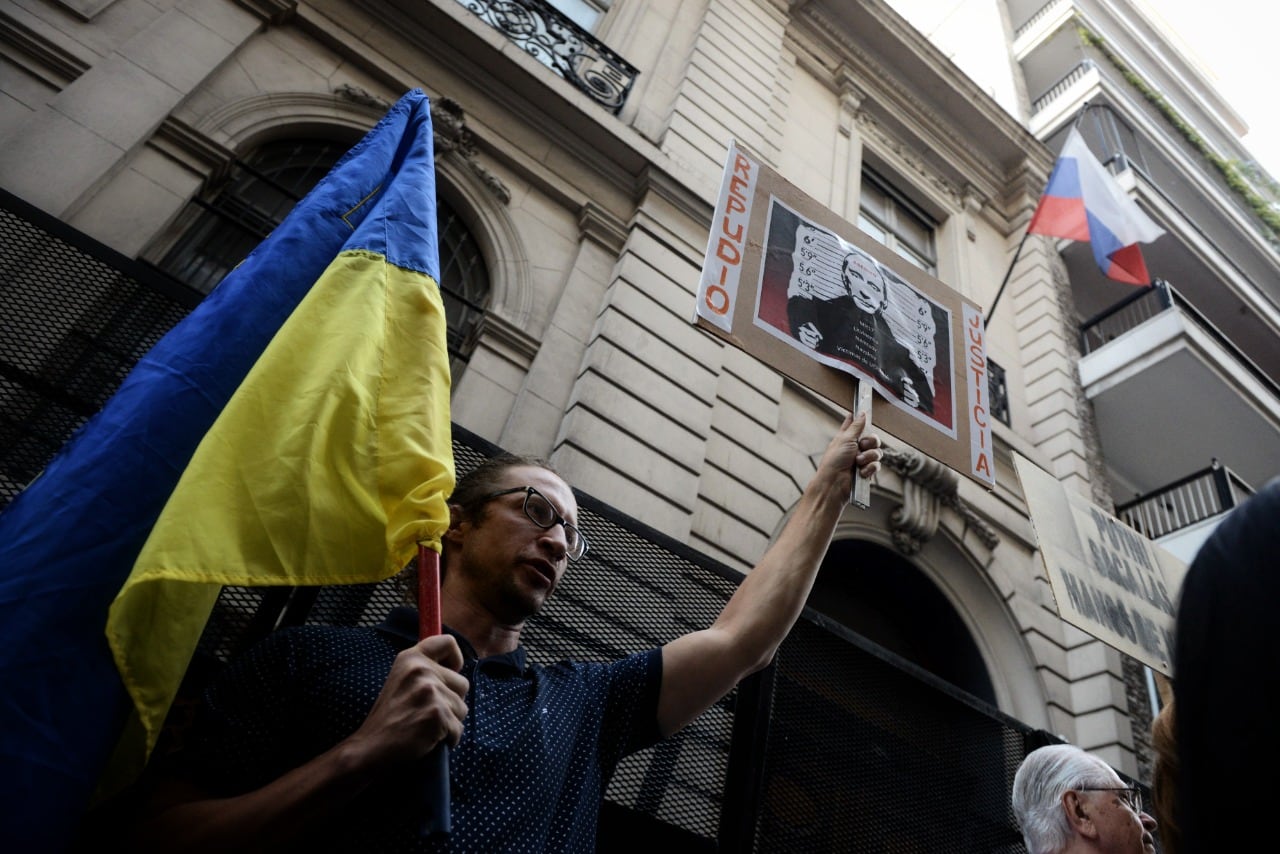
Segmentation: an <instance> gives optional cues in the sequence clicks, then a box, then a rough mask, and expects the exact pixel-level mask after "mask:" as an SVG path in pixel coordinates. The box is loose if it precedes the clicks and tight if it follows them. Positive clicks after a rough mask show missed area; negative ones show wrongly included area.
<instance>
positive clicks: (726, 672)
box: [658, 414, 881, 736]
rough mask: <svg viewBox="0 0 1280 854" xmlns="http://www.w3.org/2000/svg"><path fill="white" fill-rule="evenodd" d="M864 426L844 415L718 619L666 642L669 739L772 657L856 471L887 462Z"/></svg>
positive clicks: (661, 708)
mask: <svg viewBox="0 0 1280 854" xmlns="http://www.w3.org/2000/svg"><path fill="white" fill-rule="evenodd" d="M865 424H866V418H865V417H864V416H862V415H858V416H854V415H852V414H851V415H848V416H846V417H845V419H844V423H843V424H842V425H841V426H840V430H839V431H838V432H837V433H836V435H835V436H834V437H833V438H832V440H831V443H830V444H829V445H827V449H826V451H825V452H824V453H823V455H822V459H821V461H820V462H819V463H818V469H817V471H816V472H814V474H813V477H812V478H811V479H810V481H809V485H808V486H806V487H805V490H804V493H803V494H802V495H801V496H800V502H799V503H798V504H797V505H796V508H795V512H794V513H793V514H792V515H791V518H790V519H788V520H787V523H786V525H785V526H784V527H783V529H782V533H781V535H779V537H778V539H777V541H776V542H774V543H773V545H771V546H770V547H769V549H768V551H766V552H765V554H764V556H763V557H762V558H761V559H760V562H759V563H758V564H756V566H755V568H754V569H752V570H751V572H750V573H748V574H747V576H746V578H744V579H743V581H742V583H741V584H740V585H739V586H738V589H737V590H736V591H734V594H733V596H732V597H731V598H730V599H729V601H728V603H726V605H725V607H724V610H723V611H721V612H720V616H719V617H717V618H716V621H715V622H714V623H712V624H711V626H710V627H709V628H706V629H702V630H700V631H696V632H692V633H690V634H687V635H685V636H683V637H681V638H677V639H676V640H674V641H672V642H671V643H669V644H667V645H666V646H665V647H663V650H662V691H661V694H660V695H659V699H658V726H659V729H660V731H661V732H662V734H663V735H664V736H667V735H671V734H672V733H674V732H676V731H678V730H680V729H681V728H682V727H684V726H685V725H686V724H688V723H689V722H690V721H692V720H693V719H694V718H695V717H697V716H698V715H700V714H701V713H702V712H704V711H705V710H706V709H708V708H709V707H710V706H711V704H712V703H714V702H716V701H717V700H719V699H720V698H721V697H723V696H724V695H725V694H727V693H729V691H731V690H733V687H734V686H735V685H737V684H738V682H739V681H740V680H742V679H743V678H745V677H746V676H749V675H751V674H752V673H754V672H755V671H757V670H759V669H761V668H762V667H764V666H765V665H767V664H768V663H769V662H770V661H771V660H772V659H773V655H774V653H775V652H776V651H777V649H778V646H779V645H780V644H781V643H782V641H783V639H785V638H786V636H787V634H788V632H790V631H791V627H792V625H794V624H795V621H796V619H797V618H798V617H799V616H800V612H801V611H802V610H803V609H804V603H805V601H806V600H807V599H808V597H809V590H810V589H811V588H812V587H813V582H814V579H815V578H817V575H818V567H819V566H820V565H821V564H822V559H823V557H824V556H825V555H826V553H827V546H828V545H829V544H830V542H831V536H832V534H833V533H834V532H835V528H836V523H837V522H838V521H839V519H840V514H841V512H842V511H843V510H844V507H845V505H846V504H847V503H848V501H849V494H850V491H851V489H852V486H853V473H854V470H855V468H856V469H857V470H858V472H859V473H860V474H861V475H862V476H863V477H871V476H873V475H874V474H875V472H876V471H877V470H878V469H879V467H880V456H881V452H880V440H879V438H878V437H876V436H862V430H863V427H864V426H865Z"/></svg>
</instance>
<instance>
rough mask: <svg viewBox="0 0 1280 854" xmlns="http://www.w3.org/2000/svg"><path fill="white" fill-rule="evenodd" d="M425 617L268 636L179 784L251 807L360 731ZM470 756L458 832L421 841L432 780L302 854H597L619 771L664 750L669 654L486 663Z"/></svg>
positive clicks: (313, 838)
mask: <svg viewBox="0 0 1280 854" xmlns="http://www.w3.org/2000/svg"><path fill="white" fill-rule="evenodd" d="M417 624H418V618H417V612H416V611H414V610H413V609H411V608H397V609H395V610H394V611H392V612H391V614H389V615H388V617H387V619H386V621H384V622H383V623H382V624H381V625H380V626H377V627H376V628H373V627H344V628H336V627H326V626H300V627H296V628H288V629H281V630H279V631H277V632H274V633H273V634H272V635H270V636H269V637H268V638H267V639H266V640H265V641H263V642H262V643H261V644H259V645H258V646H257V647H256V648H254V649H253V650H252V651H251V652H250V653H249V654H248V655H246V656H244V657H242V658H241V659H240V660H239V661H236V662H233V663H232V664H231V665H230V666H229V667H228V668H227V669H226V670H224V671H223V672H222V673H221V674H219V676H218V677H217V678H216V679H215V680H214V682H213V683H212V684H211V685H210V687H209V688H208V689H207V690H206V691H205V695H204V698H203V700H204V701H203V703H202V704H201V709H200V712H199V715H198V717H197V721H196V725H195V728H194V730H193V732H192V735H191V739H190V741H189V745H190V746H189V747H188V748H187V749H186V750H185V751H184V752H183V754H181V755H180V756H179V757H178V765H179V769H180V772H181V773H183V774H184V775H185V776H188V777H190V778H192V779H193V780H194V781H195V782H197V783H198V784H199V785H201V786H202V787H203V788H204V789H205V790H206V791H209V792H210V793H211V794H214V795H218V796H228V795H233V794H239V793H243V792H246V791H252V790H253V789H256V788H258V787H260V786H263V785H265V784H266V783H268V782H270V781H271V780H274V779H275V778H277V777H279V776H280V775H281V774H283V773H285V772H287V771H289V770H291V769H292V768H295V767H297V766H298V765H301V764H303V763H305V762H307V761H308V760H310V759H312V758H314V757H315V756H318V755H319V754H321V753H323V752H324V751H325V750H327V749H329V748H330V747H332V746H333V745H334V744H336V743H337V742H338V741H340V740H341V739H343V738H345V737H346V736H348V735H350V734H351V733H352V732H354V731H355V730H356V729H357V728H358V727H359V726H360V724H361V723H362V722H363V721H364V718H365V716H366V715H367V714H368V712H369V709H370V708H371V707H372V706H373V702H374V700H375V699H377V696H378V693H379V691H381V690H382V685H383V683H384V682H385V681H386V677H387V674H388V672H390V670H391V665H392V662H393V661H394V659H395V656H396V654H397V653H399V652H400V651H401V650H402V649H405V648H407V647H409V646H411V645H413V644H414V643H415V642H416V641H417ZM458 640H459V645H460V646H461V647H462V649H463V652H464V655H465V656H466V658H467V661H466V664H465V666H464V667H463V670H462V673H463V675H465V676H466V677H467V678H468V680H470V682H471V689H470V690H469V691H468V693H467V706H468V707H469V709H470V711H469V712H468V714H467V717H466V720H465V722H464V727H465V730H464V734H463V737H462V741H461V743H460V744H459V745H458V746H457V747H456V748H454V749H452V750H450V751H449V781H450V782H449V785H450V796H451V797H450V811H451V818H452V832H451V833H450V834H448V835H447V836H441V835H437V836H433V837H429V838H427V839H423V838H422V837H421V836H420V834H419V831H418V828H419V825H420V823H421V817H422V804H423V799H424V796H423V793H422V792H423V787H424V783H423V782H422V777H423V770H422V768H421V766H418V765H416V764H411V765H409V766H406V767H404V768H403V769H400V770H399V771H397V772H396V773H394V774H389V775H388V776H387V778H386V779H385V780H383V781H380V782H379V783H377V784H375V785H373V786H371V787H369V788H368V789H367V790H365V792H363V793H362V794H361V795H360V796H359V797H358V798H357V799H356V800H355V801H353V802H352V803H351V804H350V806H349V808H347V809H345V810H342V811H338V812H336V813H335V815H334V816H333V817H332V818H331V819H330V820H328V821H326V822H324V825H323V826H322V827H316V828H314V830H313V832H311V833H309V834H308V836H307V839H306V840H305V841H304V842H302V843H300V844H299V845H298V846H297V848H299V849H302V850H317V849H320V850H331V851H468V852H544V851H566V852H567V851H592V850H594V848H595V835H596V821H597V815H598V812H599V807H600V801H601V798H602V797H603V794H604V791H605V788H606V787H607V786H608V784H609V779H610V777H611V776H612V775H613V772H614V769H615V768H616V766H617V763H618V761H619V760H620V759H621V758H622V757H623V756H625V755H627V754H628V753H631V752H634V751H636V750H639V749H641V748H644V747H648V746H649V745H651V744H653V743H655V742H656V741H657V740H658V730H657V704H658V689H659V686H660V683H661V678H662V654H661V651H660V650H657V649H654V650H649V651H648V652H643V653H637V654H635V655H632V656H629V657H627V658H625V659H622V660H620V661H616V662H612V663H608V664H601V663H586V662H561V663H558V664H555V665H552V666H549V667H542V666H539V665H536V664H529V663H527V662H526V660H525V651H524V649H523V647H521V648H518V649H516V650H515V651H514V652H511V653H508V654H506V655H498V656H492V657H489V658H485V659H481V660H476V658H475V654H474V652H473V651H472V650H471V647H470V645H469V644H468V643H466V641H465V640H464V639H462V638H459V639H458Z"/></svg>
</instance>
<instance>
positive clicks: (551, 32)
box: [458, 0, 640, 115]
mask: <svg viewBox="0 0 1280 854" xmlns="http://www.w3.org/2000/svg"><path fill="white" fill-rule="evenodd" d="M458 2H459V3H461V4H462V5H463V6H465V7H466V8H467V9H469V10H471V11H472V12H474V13H475V14H476V15H477V16H479V17H480V19H481V20H483V21H484V22H485V23H486V24H488V25H489V26H491V27H493V28H494V29H496V30H497V31H498V32H500V33H502V34H503V35H504V36H506V37H507V38H508V39H509V40H511V42H512V43H514V44H516V45H518V46H519V47H520V48H521V49H522V50H524V52H525V53H527V54H529V55H530V56H532V57H533V58H534V59H536V60H538V62H541V63H542V64H543V65H545V66H547V67H548V68H550V69H551V70H552V71H554V72H555V73H556V74H558V75H560V76H561V77H563V78H564V79H565V80H567V81H569V82H570V83H572V84H573V85H574V86H576V87H577V88H578V89H580V90H582V91H583V92H585V93H586V94H587V95H588V96H589V97H590V98H592V99H593V100H594V101H596V102H597V103H599V104H600V105H601V106H602V107H604V108H606V109H607V110H609V111H610V112H612V113H614V114H615V115H616V114H617V113H618V111H619V110H621V109H622V106H623V104H625V103H626V101H627V95H628V93H630V91H631V84H632V83H634V82H635V79H636V77H637V76H638V75H639V73H640V72H639V71H637V70H636V68H635V66H633V65H631V63H629V62H627V61H626V60H625V59H623V58H622V57H620V56H618V54H616V53H614V52H613V51H612V50H610V49H609V47H608V46H607V45H605V44H603V43H602V42H600V41H599V40H598V39H597V38H596V37H595V36H593V35H591V33H589V32H587V31H586V30H584V29H582V27H580V26H578V25H577V24H575V23H574V22H573V21H571V20H569V18H568V17H566V16H565V15H564V13H562V12H561V11H560V10H558V9H556V8H555V7H553V6H552V5H551V4H549V3H546V2H545V1H544V0H519V1H518V2H510V0H503V2H499V0H458Z"/></svg>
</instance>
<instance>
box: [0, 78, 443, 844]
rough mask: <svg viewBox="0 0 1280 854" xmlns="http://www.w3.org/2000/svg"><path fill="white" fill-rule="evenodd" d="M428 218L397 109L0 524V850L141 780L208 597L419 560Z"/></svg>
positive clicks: (429, 493) (427, 526) (432, 515)
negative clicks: (234, 588) (224, 590)
mask: <svg viewBox="0 0 1280 854" xmlns="http://www.w3.org/2000/svg"><path fill="white" fill-rule="evenodd" d="M435 197H436V188H435V163H434V155H433V150H432V127H431V114H430V105H429V103H428V100H427V97H426V95H424V94H423V93H422V92H421V91H418V90H414V91H412V92H409V93H407V94H406V95H405V96H404V97H403V98H401V100H400V101H399V102H398V103H397V104H396V105H395V106H394V107H393V108H392V109H391V110H390V112H389V113H388V114H387V115H386V116H385V117H384V118H383V119H382V121H380V122H379V123H378V125H377V126H376V127H375V128H374V129H373V130H372V131H370V132H369V134H368V135H367V136H366V137H365V138H364V139H363V140H362V141H361V142H360V143H358V144H357V145H356V146H355V147H354V148H353V149H352V150H351V151H350V152H348V153H347V155H346V156H344V157H343V159H342V160H341V161H340V162H339V163H338V164H337V165H336V166H335V167H334V168H333V170H332V171H331V172H330V173H329V175H328V176H326V177H325V178H324V179H323V180H322V181H321V182H320V183H319V184H318V185H317V186H316V187H315V188H314V189H313V190H312V191H311V193H309V194H308V195H307V197H306V198H304V199H303V200H302V201H301V202H299V203H298V204H297V206H295V208H294V210H293V211H292V212H291V213H290V214H289V216H288V217H286V219H285V220H284V222H282V223H281V224H280V225H279V227H277V228H276V229H275V231H273V232H272V234H271V235H270V236H269V237H268V238H267V239H266V240H264V241H263V242H262V244H260V245H259V246H258V248H257V249H255V250H254V251H253V252H252V253H251V254H250V255H249V256H248V258H246V259H245V260H244V262H243V263H242V264H240V266H238V267H237V268H236V269H235V270H233V271H232V272H231V273H230V274H228V276H227V277H226V278H225V279H224V280H223V281H222V282H221V283H220V284H219V285H218V287H217V288H215V289H214V291H213V293H211V294H210V295H209V297H208V298H206V299H205V300H204V301H203V302H202V303H201V304H200V305H199V306H198V307H197V308H196V309H195V310H194V311H193V312H192V313H191V314H190V315H188V316H187V318H185V319H184V320H183V321H182V322H181V323H179V324H178V325H177V326H175V327H174V328H173V329H172V330H171V331H170V332H169V333H168V334H167V335H166V336H165V337H164V338H163V339H162V340H161V341H160V342H159V343H157V344H156V346H155V347H154V348H152V350H151V351H150V352H149V353H147V354H146V355H145V356H144V357H143V358H142V359H141V360H140V361H139V363H138V365H137V367H136V368H135V369H134V370H133V371H132V372H131V373H130V374H129V376H128V377H126V378H125V380H124V382H123V383H122V384H121V386H120V388H119V390H118V391H117V392H116V394H115V395H114V396H113V397H112V398H111V399H110V400H109V401H108V402H107V403H106V405H105V406H104V407H103V409H102V410H101V411H100V412H99V413H98V414H97V415H95V416H94V417H93V418H92V419H90V421H89V422H87V423H86V424H85V426H84V427H83V428H81V430H80V431H79V432H77V433H76V435H75V436H73V437H72V438H71V440H70V441H68V443H67V444H66V446H64V448H63V449H62V450H61V451H60V452H59V454H58V455H57V456H56V457H55V458H54V460H53V461H52V462H50V464H49V465H48V466H47V468H46V469H45V471H44V472H43V473H42V474H41V476H40V477H38V478H37V479H36V480H35V481H33V482H32V484H31V485H30V486H29V487H28V488H27V489H26V490H25V491H24V492H23V493H22V494H21V495H19V496H18V497H17V498H16V499H15V500H14V501H13V503H12V504H10V506H9V507H8V508H7V509H6V510H5V512H4V513H3V514H0V686H2V688H0V767H3V769H4V773H3V775H0V838H4V839H5V840H6V841H8V842H10V843H11V844H12V845H13V846H15V850H29V851H35V850H41V851H52V850H61V849H62V848H64V847H65V846H66V844H67V843H68V842H69V841H70V839H71V838H72V835H73V834H74V832H75V830H76V826H77V824H78V822H79V820H80V819H81V817H82V815H83V813H84V811H85V809H86V807H87V805H88V803H89V800H90V797H91V795H92V793H93V791H94V788H95V786H96V785H98V784H99V782H100V781H101V782H102V784H103V786H104V787H105V788H107V789H108V790H109V789H110V788H111V787H112V785H113V784H114V785H119V784H121V783H126V782H128V781H129V779H130V778H131V777H132V776H133V775H135V774H136V773H137V772H138V771H140V770H141V768H142V765H143V764H144V762H145V760H146V758H147V756H148V754H149V752H150V750H151V748H152V747H154V745H155V742H156V739H157V737H158V735H159V732H160V728H161V725H162V724H163V722H164V717H165V714H166V713H167V711H168V708H169V705H170V703H171V701H172V700H173V698H174V695H175V693H176V691H177V688H178V685H179V682H180V681H181V678H182V676H183V673H184V671H185V669H186V667H187V664H188V662H189V660H190V658H191V655H192V653H193V652H194V650H195V647H196V644H197V642H198V640H199V637H200V633H201V631H202V630H203V628H204V623H205V621H206V619H207V617H208V615H209V612H210V610H211V609H212V607H213V604H214V601H215V599H216V598H217V595H218V592H219V591H220V589H221V587H222V585H224V584H233V585H315V584H332V583H356V582H372V581H379V580H381V579H384V578H386V577H388V576H390V575H392V574H394V573H395V572H397V571H399V570H400V569H401V568H402V567H403V566H404V565H405V564H406V563H407V562H408V561H409V560H410V558H412V557H413V555H414V554H415V553H416V552H417V549H418V544H419V543H423V544H426V545H427V546H428V547H429V548H431V549H433V550H435V551H437V552H438V551H439V549H440V538H441V536H442V535H443V533H444V531H445V530H446V528H447V526H448V518H449V514H448V507H447V505H446V503H445V502H446V498H447V497H448V495H449V493H450V492H451V491H452V489H453V483H454V468H453V456H452V441H451V440H452V437H451V429H450V413H449V385H450V379H449V357H448V351H447V347H446V339H445V319H444V308H443V303H442V301H441V296H440V292H439V284H438V282H439V257H438V251H439V250H438V242H437V237H438V236H437V226H436V212H435ZM122 736H123V737H122ZM113 751H114V756H113V755H112V754H113ZM109 759H110V762H109V761H108V760H109ZM108 766H110V767H109V768H108ZM104 775H105V776H104Z"/></svg>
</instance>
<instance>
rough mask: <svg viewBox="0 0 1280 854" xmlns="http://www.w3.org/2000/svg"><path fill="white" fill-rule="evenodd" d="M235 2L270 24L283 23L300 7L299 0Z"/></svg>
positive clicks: (249, 0) (245, 0) (247, 0)
mask: <svg viewBox="0 0 1280 854" xmlns="http://www.w3.org/2000/svg"><path fill="white" fill-rule="evenodd" d="M235 4H236V5H237V6H239V7H240V8H241V9H247V10H249V11H250V12H252V13H253V14H255V15H257V16H258V17H259V18H261V19H262V20H263V21H265V22H267V23H268V24H282V23H284V22H285V21H287V20H289V18H291V17H293V13H294V12H296V11H297V9H298V0H235Z"/></svg>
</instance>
